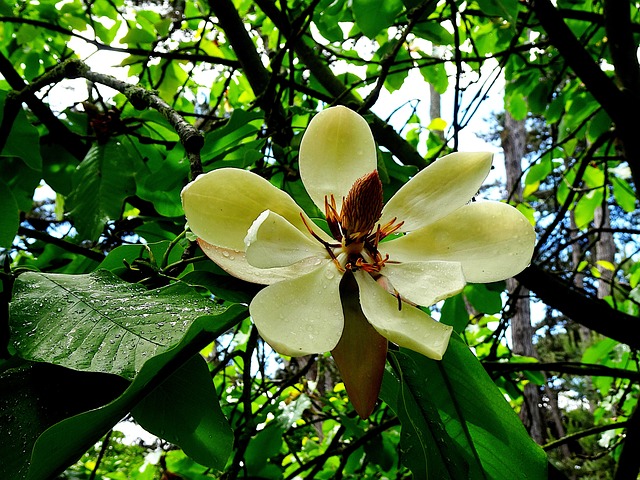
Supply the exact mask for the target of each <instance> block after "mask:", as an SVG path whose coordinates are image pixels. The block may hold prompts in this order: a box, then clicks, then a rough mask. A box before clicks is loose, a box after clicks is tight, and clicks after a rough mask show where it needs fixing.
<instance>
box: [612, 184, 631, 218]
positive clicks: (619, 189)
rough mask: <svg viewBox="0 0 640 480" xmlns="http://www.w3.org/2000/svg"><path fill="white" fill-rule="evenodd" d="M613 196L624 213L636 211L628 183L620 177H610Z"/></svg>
mask: <svg viewBox="0 0 640 480" xmlns="http://www.w3.org/2000/svg"><path fill="white" fill-rule="evenodd" d="M611 183H612V184H613V196H614V198H615V199H616V202H617V203H618V205H620V206H621V207H622V208H623V209H624V211H625V212H627V213H632V212H634V211H635V209H636V196H635V194H634V192H633V188H632V187H631V185H629V182H627V181H626V180H624V179H623V178H620V177H612V178H611Z"/></svg>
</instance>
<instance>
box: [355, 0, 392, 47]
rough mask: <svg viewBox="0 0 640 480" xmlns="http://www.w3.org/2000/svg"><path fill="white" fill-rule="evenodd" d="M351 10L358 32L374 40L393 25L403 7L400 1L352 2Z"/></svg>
mask: <svg viewBox="0 0 640 480" xmlns="http://www.w3.org/2000/svg"><path fill="white" fill-rule="evenodd" d="M351 8H352V9H353V15H354V17H355V20H356V24H357V25H358V27H360V30H362V32H363V33H364V34H365V35H366V36H367V37H369V38H374V37H375V36H376V35H377V34H378V33H380V30H382V29H384V28H388V27H389V26H391V25H392V24H393V21H394V19H395V17H396V15H397V14H398V13H399V12H400V11H401V10H402V8H403V5H402V1H401V0H390V1H384V2H379V1H377V0H354V1H353V4H352V7H351Z"/></svg>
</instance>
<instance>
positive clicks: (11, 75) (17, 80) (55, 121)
mask: <svg viewBox="0 0 640 480" xmlns="http://www.w3.org/2000/svg"><path fill="white" fill-rule="evenodd" d="M0 74H2V76H3V77H4V78H5V80H6V81H7V83H8V84H9V86H11V88H13V89H14V90H15V91H17V92H20V91H22V90H24V89H25V88H27V87H28V84H27V83H26V82H25V81H24V80H23V78H22V77H21V76H20V74H19V73H18V72H17V71H16V69H15V68H14V67H13V63H12V62H11V61H10V60H9V59H8V58H7V57H5V56H4V54H3V53H2V52H0ZM16 100H18V99H17V98H16ZM20 100H21V101H24V102H25V103H26V104H27V106H28V107H29V108H30V109H31V111H32V112H33V114H34V115H35V116H36V117H38V119H40V121H41V122H42V123H43V124H44V126H45V127H47V129H48V130H49V133H50V135H51V138H52V139H54V140H55V141H56V142H57V143H59V144H60V145H62V146H63V147H64V148H66V149H67V150H68V151H69V153H71V155H73V156H74V157H75V158H77V159H78V160H82V159H83V158H84V157H85V155H86V154H87V152H88V151H89V147H88V146H87V145H86V144H85V143H84V141H83V140H82V137H80V135H78V134H76V133H74V132H72V131H71V130H69V129H68V128H67V126H66V125H65V124H64V123H62V121H60V119H59V118H58V117H56V116H55V115H54V114H53V112H52V111H51V109H50V108H49V107H48V106H47V105H46V104H45V103H44V102H43V101H42V100H40V99H39V98H38V97H36V95H35V94H34V92H32V91H27V92H25V93H24V94H23V95H21V96H20Z"/></svg>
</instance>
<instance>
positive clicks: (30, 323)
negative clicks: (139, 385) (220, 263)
mask: <svg viewBox="0 0 640 480" xmlns="http://www.w3.org/2000/svg"><path fill="white" fill-rule="evenodd" d="M217 312H219V307H217V306H216V305H215V304H213V303H212V302H211V301H210V300H208V299H206V298H204V297H202V296H200V295H199V294H198V293H196V292H195V291H193V290H192V289H191V288H190V287H187V286H185V285H183V284H181V283H176V284H173V285H170V286H167V287H163V288H159V289H156V290H151V291H148V290H146V289H145V288H144V287H142V286H141V285H138V284H129V283H126V282H123V281H122V280H120V279H119V278H118V277H116V276H115V275H113V274H112V273H111V272H108V271H106V270H99V271H97V272H94V273H91V274H88V275H63V274H45V273H36V272H27V273H24V274H22V275H20V276H19V277H18V278H17V279H16V283H15V288H14V300H13V302H12V304H11V310H10V319H9V325H10V327H11V340H12V344H13V346H14V348H15V349H16V351H17V352H18V354H19V355H20V356H21V357H22V358H25V359H27V360H33V361H41V362H49V363H54V364H56V365H61V366H65V367H68V368H73V369H75V370H81V371H90V372H103V373H114V374H117V375H121V376H123V377H125V378H129V379H131V378H133V377H134V376H135V374H136V373H137V372H139V371H140V369H141V368H142V365H143V364H144V363H145V362H146V361H147V360H148V359H149V358H151V357H153V356H155V355H158V354H159V353H162V352H165V351H167V350H168V349H170V348H171V347H172V346H173V345H175V344H176V343H177V342H178V341H179V340H180V338H182V336H183V335H184V334H185V332H186V331H187V329H188V328H189V325H191V323H192V322H193V321H194V320H195V319H196V318H198V317H200V316H202V315H205V314H210V313H217Z"/></svg>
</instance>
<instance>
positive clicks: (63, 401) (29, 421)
mask: <svg viewBox="0 0 640 480" xmlns="http://www.w3.org/2000/svg"><path fill="white" fill-rule="evenodd" d="M80 385H81V386H82V387H81V388H79V386H80ZM127 386H128V382H127V381H126V380H124V379H123V378H121V377H118V376H116V375H106V374H97V373H85V372H75V371H73V370H69V369H66V368H63V367H58V366H55V365H50V364H46V363H33V362H26V361H24V360H20V359H18V358H17V357H14V358H13V359H11V360H10V361H9V362H6V363H5V364H4V365H0V478H3V479H5V478H6V479H16V480H17V479H22V478H25V477H26V475H27V471H28V470H29V461H30V458H31V448H32V446H33V444H34V443H35V441H36V440H37V438H38V436H39V435H40V434H42V432H44V431H45V430H46V429H47V428H49V427H50V426H52V425H54V424H56V423H58V422H60V421H61V420H64V419H65V418H67V417H70V416H72V415H76V414H79V413H81V412H85V411H87V410H92V409H94V408H99V407H101V406H102V405H104V404H105V403H107V402H110V401H112V400H114V399H115V398H117V397H118V396H119V395H121V394H122V392H124V390H125V389H126V388H127ZM71 392H73V394H71ZM116 421H117V420H116Z"/></svg>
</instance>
